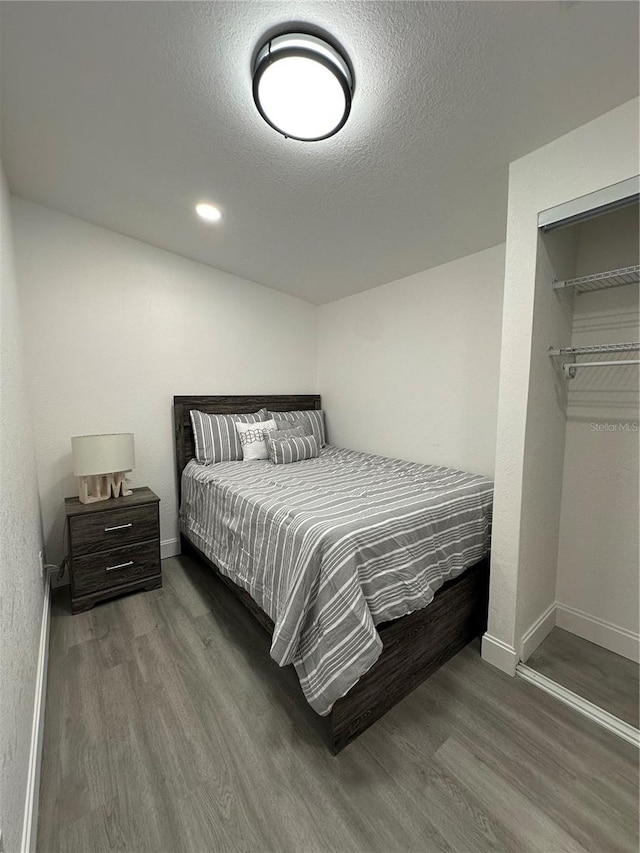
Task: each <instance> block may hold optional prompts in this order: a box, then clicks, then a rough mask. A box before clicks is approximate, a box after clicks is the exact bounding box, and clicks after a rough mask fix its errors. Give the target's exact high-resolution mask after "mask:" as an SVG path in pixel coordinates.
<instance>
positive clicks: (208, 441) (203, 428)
mask: <svg viewBox="0 0 640 853" xmlns="http://www.w3.org/2000/svg"><path fill="white" fill-rule="evenodd" d="M189 414H190V415H191V426H192V427H193V440H194V443H195V446H196V459H197V460H198V462H200V464H201V465H212V464H213V463H214V462H234V461H236V460H239V459H242V445H241V444H240V439H239V438H238V433H237V432H236V426H235V425H236V423H237V422H238V421H240V422H241V423H248V424H254V423H257V422H258V421H264V420H265V417H264V415H266V409H260V411H259V412H255V413H253V414H250V415H210V414H208V413H207V412H199V411H197V409H192V410H191V412H190V413H189Z"/></svg>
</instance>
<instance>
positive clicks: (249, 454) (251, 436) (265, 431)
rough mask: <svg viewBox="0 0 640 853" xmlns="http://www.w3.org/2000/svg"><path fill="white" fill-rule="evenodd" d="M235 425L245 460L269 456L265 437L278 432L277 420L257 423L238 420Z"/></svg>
mask: <svg viewBox="0 0 640 853" xmlns="http://www.w3.org/2000/svg"><path fill="white" fill-rule="evenodd" d="M235 426H236V432H237V433H238V438H239V439H240V444H241V445H242V458H243V459H244V460H247V459H268V458H269V454H268V452H267V445H266V444H265V439H266V437H267V435H272V434H273V433H274V432H276V422H275V421H260V423H255V424H243V423H241V422H240V421H238V422H237V423H236V425H235Z"/></svg>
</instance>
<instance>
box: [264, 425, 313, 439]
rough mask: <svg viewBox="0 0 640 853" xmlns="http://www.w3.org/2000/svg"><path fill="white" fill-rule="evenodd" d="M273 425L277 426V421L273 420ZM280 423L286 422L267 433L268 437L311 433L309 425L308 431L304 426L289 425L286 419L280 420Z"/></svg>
mask: <svg viewBox="0 0 640 853" xmlns="http://www.w3.org/2000/svg"><path fill="white" fill-rule="evenodd" d="M274 423H275V425H276V426H278V421H274ZM280 423H281V424H287V426H286V427H284V428H283V429H274V430H273V431H272V432H270V433H269V438H276V439H278V438H293V437H294V436H296V435H298V436H303V435H311V427H309V429H308V431H306V428H305V427H304V426H291V424H289V422H288V421H280Z"/></svg>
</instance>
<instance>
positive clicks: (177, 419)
mask: <svg viewBox="0 0 640 853" xmlns="http://www.w3.org/2000/svg"><path fill="white" fill-rule="evenodd" d="M261 408H265V409H270V410H271V411H276V412H286V411H289V412H291V411H296V410H305V409H319V408H320V397H319V395H317V394H305V395H291V394H286V395H269V396H227V397H174V398H173V412H174V424H175V447H176V467H177V474H178V497H180V485H181V475H182V470H183V468H184V467H185V465H186V464H187V462H188V461H189V460H190V459H192V458H193V457H194V455H195V448H194V443H193V434H192V430H191V420H190V417H189V412H190V411H191V409H198V410H199V411H201V412H209V413H212V414H229V413H233V412H255V411H257V410H258V409H261ZM180 542H181V546H182V551H183V553H191V554H195V555H196V556H197V557H199V558H200V559H201V560H202V561H204V562H205V563H206V564H207V565H208V566H210V567H211V568H212V569H213V571H214V572H215V573H216V575H217V576H218V578H219V579H220V580H221V581H222V583H224V584H225V586H227V587H228V588H229V589H230V590H231V591H232V592H233V593H234V594H235V595H236V596H237V597H238V598H239V599H240V601H242V603H243V604H244V605H245V606H246V607H247V609H248V610H249V611H250V612H251V613H252V614H253V616H254V617H255V618H256V619H257V620H258V622H259V623H260V624H261V625H262V626H263V627H264V628H265V629H266V630H267V631H269V633H273V622H272V621H271V619H270V618H269V617H268V616H267V615H266V613H264V612H263V611H262V610H261V609H260V607H258V605H257V604H256V603H255V601H254V600H253V599H252V598H251V596H250V595H249V594H248V593H247V592H245V591H244V590H243V589H241V588H240V587H239V586H236V584H235V583H233V581H232V580H230V579H229V578H228V577H227V576H226V575H224V574H222V572H221V571H220V570H219V569H218V567H217V566H216V565H215V564H214V563H212V561H211V560H210V559H209V558H208V557H207V556H206V555H205V554H203V553H202V552H201V551H200V550H199V549H198V548H197V547H196V546H195V545H193V543H191V542H190V541H189V540H188V539H187V538H186V537H185V536H184V535H183V534H182V533H181V534H180ZM488 599H489V561H488V558H485V559H484V560H481V561H480V562H479V563H476V564H475V565H474V566H472V567H471V568H470V569H468V570H467V571H466V572H465V573H464V574H463V575H461V576H460V577H458V578H456V579H455V580H453V581H449V582H448V583H446V584H445V585H444V586H443V587H442V588H441V589H439V590H438V592H437V593H436V596H435V598H434V599H433V601H432V603H431V604H430V605H429V607H427V608H425V609H423V610H416V611H415V612H413V613H410V614H409V615H408V616H403V617H402V618H400V619H395V620H393V621H392V622H385V623H383V624H382V625H378V633H379V634H380V638H381V639H382V644H383V649H382V653H381V655H380V657H379V658H378V660H377V661H376V663H375V664H374V665H373V666H372V667H371V669H370V670H369V671H368V672H366V673H365V674H364V675H363V676H362V678H360V680H359V681H358V682H357V684H355V685H354V686H353V687H352V688H351V690H350V691H349V692H348V693H347V694H346V696H344V697H343V698H342V699H339V700H338V701H337V702H336V703H335V705H334V706H333V710H332V711H331V714H330V715H329V717H328V719H329V724H330V737H331V749H332V751H333V752H334V754H336V753H338V752H340V750H341V749H343V748H344V747H345V746H346V745H347V744H348V743H349V742H350V741H352V740H353V739H354V738H356V737H358V735H359V734H361V733H362V732H363V731H365V729H367V728H368V727H369V726H370V725H371V724H372V723H374V722H375V721H376V720H378V719H379V718H380V717H381V716H382V715H383V714H385V713H386V712H387V711H388V710H390V709H391V708H392V707H393V706H394V705H396V704H397V703H398V702H399V701H400V700H401V699H402V698H403V697H404V696H406V695H407V694H408V693H410V692H411V691H412V690H413V689H414V688H416V687H417V686H418V685H419V684H421V683H422V682H423V681H424V680H425V679H426V678H428V677H429V676H430V675H432V674H433V673H434V672H435V671H436V670H437V669H439V668H440V667H441V666H442V665H443V664H444V663H446V662H447V661H448V660H449V659H450V658H452V657H453V656H454V655H455V654H457V653H458V652H459V651H460V650H461V649H462V648H464V646H466V645H467V643H469V642H470V641H471V640H473V639H474V637H477V636H478V635H480V634H482V633H483V632H484V631H485V629H486V625H487V607H488Z"/></svg>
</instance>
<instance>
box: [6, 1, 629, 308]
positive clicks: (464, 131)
mask: <svg viewBox="0 0 640 853" xmlns="http://www.w3.org/2000/svg"><path fill="white" fill-rule="evenodd" d="M1 7H2V8H1V10H0V16H1V18H0V20H1V23H2V35H3V42H2V54H1V55H2V85H3V98H2V118H3V128H2V157H3V162H4V166H5V170H6V172H7V176H8V180H9V184H10V187H11V190H12V192H13V193H15V194H17V195H20V196H23V197H24V198H28V199H32V200H34V201H37V202H40V203H42V204H44V205H48V206H50V207H53V208H56V209H58V210H61V211H64V212H66V213H69V214H72V215H74V216H78V217H81V218H83V219H86V220H89V221H91V222H95V223H97V224H99V225H103V226H105V227H107V228H111V229H113V230H115V231H119V232H121V233H123V234H127V235H130V236H132V237H136V238H138V239H140V240H144V241H146V242H148V243H152V244H154V245H156V246H161V247H163V248H165V249H169V250H170V251H173V252H177V253H179V254H181V255H185V256H187V257H190V258H194V259H196V260H199V261H203V262H204V263H207V264H210V265H212V266H215V267H218V268H220V269H223V270H227V271H229V272H232V273H235V274H237V275H240V276H243V277H245V278H248V279H251V280H253V281H256V282H259V283H261V284H265V285H268V286H270V287H274V288H277V289H278V290H283V291H287V292H289V293H293V294H296V295H298V296H301V297H302V298H304V299H307V300H309V301H311V302H315V303H323V302H328V301H330V300H333V299H336V298H339V297H340V296H344V295H347V294H350V293H355V292H357V291H360V290H364V289H366V288H369V287H373V286H375V285H377V284H380V283H382V282H386V281H390V280H393V279H396V278H399V277H401V276H404V275H408V274H410V273H413V272H417V271H418V270H422V269H426V268H428V267H431V266H434V265H436V264H440V263H444V262H446V261H448V260H451V259H453V258H455V257H460V256H462V255H464V254H468V253H470V252H473V251H476V250H478V249H482V248H485V247H487V246H490V245H494V244H496V243H499V242H501V241H502V240H504V237H505V214H506V192H507V165H508V163H509V162H510V161H511V160H514V159H516V158H518V157H520V156H522V155H523V154H525V153H527V152H529V151H531V150H533V149H535V148H538V147H539V146H540V145H542V144H544V143H545V142H548V141H550V140H552V139H555V138H556V137H558V136H560V135H562V134H564V133H566V132H567V131H569V130H571V129H572V128H574V127H577V126H579V125H581V124H583V123H584V122H586V121H589V120H590V119H592V118H594V117H595V116H597V115H600V114H602V113H603V112H606V111H607V110H609V109H612V108H613V107H615V106H617V105H619V104H621V103H623V102H624V101H627V100H629V99H631V98H633V97H635V96H636V95H637V91H638V5H637V4H636V3H624V2H623V3H616V2H586V3H574V2H560V3H558V2H531V3H529V2H512V3H507V2H497V3H484V2H470V3H458V2H445V3H431V2H417V3H413V2H383V3H380V2H357V3H356V2H345V0H342V2H305V3H302V2H295V3H291V2H287V3H284V2H277V0H273V2H263V3H255V2H214V3H208V2H201V3H177V2H170V3H159V2H141V3H137V2H127V3H112V2H105V3H102V2H91V3H89V2H86V3H60V2H45V3H23V2H17V3H11V2H3V3H2V4H1ZM287 21H297V22H299V23H305V24H311V25H315V26H318V27H321V28H324V29H326V30H327V31H328V32H330V33H331V34H332V35H333V36H335V38H336V39H338V40H339V41H340V42H341V44H342V45H343V47H344V48H345V49H346V50H347V52H348V54H349V56H350V58H351V61H352V63H353V67H354V70H355V75H356V92H355V97H354V101H353V109H352V112H351V116H350V118H349V120H348V122H347V124H346V126H345V127H344V128H343V129H342V131H341V132H340V133H339V134H338V135H336V136H334V137H332V138H331V139H329V140H326V141H323V142H316V143H304V142H295V141H293V140H286V139H284V138H283V137H281V136H280V135H278V134H277V133H275V132H274V131H273V130H272V129H271V128H270V127H268V125H267V124H265V122H264V121H263V120H262V119H261V118H260V116H259V115H258V113H257V111H256V109H255V107H254V104H253V101H252V96H251V76H250V64H251V58H252V53H253V50H254V49H255V47H256V44H257V42H258V41H259V40H260V38H261V36H262V35H263V34H264V33H265V32H266V31H271V30H273V28H274V27H278V25H281V24H282V23H285V22H287ZM199 200H212V201H214V202H215V203H217V204H219V205H220V206H221V207H222V208H223V210H224V214H225V218H224V223H223V224H222V225H221V226H218V227H211V226H207V225H205V224H203V223H201V222H200V221H198V220H197V219H196V217H195V215H194V213H193V207H194V204H195V202H196V201H199Z"/></svg>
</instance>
